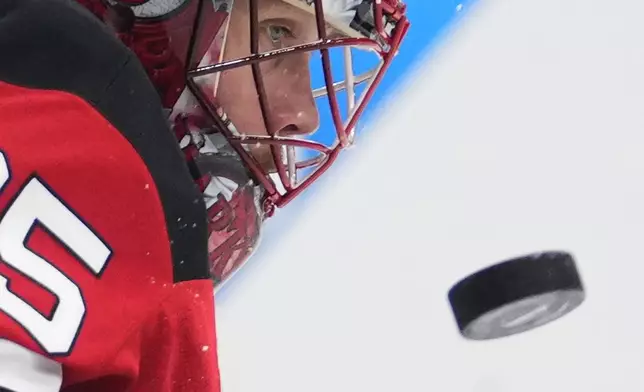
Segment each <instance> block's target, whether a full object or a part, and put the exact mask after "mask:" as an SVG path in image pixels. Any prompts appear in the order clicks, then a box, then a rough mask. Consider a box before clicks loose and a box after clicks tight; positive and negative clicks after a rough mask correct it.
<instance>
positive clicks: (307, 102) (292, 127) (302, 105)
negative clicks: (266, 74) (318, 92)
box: [269, 53, 320, 136]
mask: <svg viewBox="0 0 644 392" xmlns="http://www.w3.org/2000/svg"><path fill="white" fill-rule="evenodd" d="M270 84H271V85H272V87H273V88H271V89H270V90H269V97H270V103H269V106H270V108H271V110H270V114H269V116H270V117H271V118H270V121H269V124H270V125H271V128H272V130H273V131H274V132H272V133H274V134H277V135H279V136H305V135H310V134H312V133H314V132H315V131H316V130H317V129H318V127H319V126H320V117H319V114H318V109H317V107H316V105H315V99H314V98H313V92H312V89H311V72H310V69H309V56H308V55H307V54H306V53H304V54H291V55H289V56H287V57H285V59H284V60H283V61H282V62H281V67H279V68H278V69H275V70H274V72H273V75H272V77H271V83H270Z"/></svg>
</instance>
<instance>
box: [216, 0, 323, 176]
mask: <svg viewBox="0 0 644 392" xmlns="http://www.w3.org/2000/svg"><path fill="white" fill-rule="evenodd" d="M251 18H252V16H251V12H250V9H249V4H248V0H236V1H235V2H234V8H233V11H232V13H231V19H230V25H229V28H228V36H227V39H226V47H225V49H224V60H233V59H238V58H243V57H246V56H248V55H250V54H251V35H250V21H251ZM258 22H259V24H258V25H259V42H258V46H259V47H258V51H259V52H265V51H271V50H275V49H280V48H285V47H289V46H294V45H297V44H301V43H307V42H313V41H315V40H317V39H318V35H317V29H316V24H315V18H314V17H313V16H312V15H311V14H309V13H307V12H305V11H302V10H300V9H298V8H296V7H294V6H292V5H290V4H287V3H285V2H283V1H281V0H259V1H258ZM310 55H311V54H310V53H293V54H290V55H288V56H282V57H279V58H277V59H275V60H269V61H265V62H262V63H261V66H260V69H261V78H262V79H263V85H264V89H265V92H266V97H267V100H266V101H267V104H268V108H266V109H267V110H266V117H264V116H262V110H261V107H260V101H259V99H258V91H257V88H256V83H255V79H254V78H253V73H252V69H251V67H250V66H245V67H239V68H234V69H232V70H229V71H224V72H223V73H222V74H221V79H220V84H219V88H218V92H217V99H218V101H219V102H218V103H219V105H220V106H221V107H222V108H223V109H224V111H225V112H226V113H227V114H228V116H229V117H230V119H231V120H232V122H233V123H234V124H235V126H236V127H237V129H238V130H239V131H240V132H242V133H245V134H248V135H253V136H262V135H268V134H270V133H272V134H275V135H278V136H290V137H293V136H295V137H298V136H303V135H308V134H311V133H313V132H314V131H315V130H316V129H317V128H318V126H319V117H318V111H317V108H316V105H315V100H314V99H313V95H312V91H311V81H310V70H309V58H310ZM251 152H252V154H253V155H254V156H255V158H256V159H257V160H258V161H259V163H260V164H261V165H262V166H263V167H264V168H265V169H268V170H273V169H274V167H275V164H274V161H273V155H272V153H271V150H270V147H269V146H267V145H262V146H253V147H251Z"/></svg>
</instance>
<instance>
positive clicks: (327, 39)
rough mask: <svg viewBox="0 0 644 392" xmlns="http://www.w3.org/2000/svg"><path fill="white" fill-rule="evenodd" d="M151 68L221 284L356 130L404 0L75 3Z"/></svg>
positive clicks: (397, 36) (402, 29)
mask: <svg viewBox="0 0 644 392" xmlns="http://www.w3.org/2000/svg"><path fill="white" fill-rule="evenodd" d="M77 1H78V2H80V3H82V4H84V5H85V6H86V7H87V8H89V9H90V10H91V11H92V12H93V13H94V14H95V15H97V16H98V17H99V18H101V19H102V20H103V21H104V22H105V23H106V24H108V25H110V26H111V27H112V28H113V29H114V30H115V32H116V33H117V34H118V35H119V37H120V38H121V40H122V41H123V42H124V43H125V44H126V45H128V46H129V47H130V49H132V50H133V51H134V52H135V53H136V55H137V56H138V58H139V59H140V60H141V62H142V64H143V66H144V67H145V69H146V71H147V73H148V75H149V77H150V79H151V80H152V82H153V83H154V85H155V87H156V88H157V90H158V92H159V95H160V96H161V99H162V102H163V105H164V106H165V108H166V109H167V112H168V117H169V121H170V123H171V125H172V127H173V130H174V132H175V133H176V135H177V138H178V140H179V143H180V146H181V148H182V149H183V151H184V152H185V155H186V158H187V161H188V165H189V168H190V170H191V173H192V175H193V177H194V178H195V181H196V182H197V184H198V185H199V186H200V188H201V190H202V192H203V193H204V197H205V200H206V206H207V208H208V217H209V219H210V225H209V228H210V241H209V253H210V262H211V272H212V276H213V279H214V281H215V283H216V284H217V283H219V282H221V281H222V280H224V279H226V278H227V277H229V276H230V275H231V274H232V273H233V272H234V271H236V270H237V269H238V267H239V265H240V264H241V263H242V262H243V261H245V260H246V259H247V258H248V257H249V256H250V254H251V253H252V250H253V249H254V248H255V247H256V245H257V241H258V238H259V232H260V226H261V223H262V221H263V220H264V219H266V218H267V217H269V216H271V215H272V214H273V212H274V210H275V208H277V207H282V206H284V205H285V204H287V203H288V202H289V201H291V200H292V199H293V198H294V197H296V196H297V195H298V194H300V193H301V192H302V191H303V190H304V189H305V188H307V187H308V186H310V185H311V183H312V182H314V181H315V180H316V179H317V178H318V177H319V176H320V175H321V174H322V173H323V172H324V171H326V170H327V169H328V168H329V166H330V165H331V164H332V163H333V162H334V161H335V160H336V158H337V156H338V154H339V153H340V151H341V150H343V149H344V148H346V147H348V146H350V145H351V144H352V143H353V140H354V137H355V135H356V133H359V122H358V120H359V117H360V115H361V113H362V112H363V110H364V109H365V106H366V104H367V103H368V101H369V99H370V97H371V96H372V94H373V92H374V89H375V88H376V86H377V84H378V82H379V81H380V79H381V78H382V76H383V74H384V72H385V71H386V69H387V68H388V66H389V64H390V62H391V61H392V60H393V57H394V55H395V54H396V52H397V50H398V47H399V45H400V43H401V41H402V39H403V37H404V35H405V33H406V31H407V29H408V27H409V23H408V21H407V19H406V17H405V6H404V5H403V4H402V3H401V2H400V1H399V0H77Z"/></svg>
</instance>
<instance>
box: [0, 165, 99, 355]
mask: <svg viewBox="0 0 644 392" xmlns="http://www.w3.org/2000/svg"><path fill="white" fill-rule="evenodd" d="M8 181H10V171H9V166H8V164H7V160H6V157H5V155H4V154H3V153H2V152H0V189H4V187H5V185H6V184H7V182H8ZM37 223H38V224H41V225H42V226H44V227H45V228H47V230H48V231H49V233H50V234H51V235H52V236H54V237H55V238H56V239H57V240H58V241H60V242H61V243H63V244H64V245H65V246H66V247H67V248H68V249H70V250H71V251H72V252H73V253H74V254H75V256H76V257H77V258H78V259H79V260H80V261H81V262H82V263H84V264H85V265H86V267H87V268H89V269H90V270H91V271H92V272H93V273H94V274H95V275H98V274H100V272H101V271H102V270H103V268H104V267H105V264H106V263H107V261H108V259H109V257H110V254H111V251H110V249H109V248H108V247H107V246H106V245H105V244H104V243H103V242H102V241H101V240H100V239H99V238H98V237H97V236H96V234H94V233H93V232H92V230H91V229H90V228H88V227H87V226H86V225H85V224H84V223H83V222H82V221H81V220H80V219H79V218H78V217H77V216H76V215H74V213H73V212H72V211H70V210H69V209H68V208H67V206H65V204H63V202H61V201H60V200H59V199H58V198H57V197H56V196H55V195H54V194H52V193H51V192H50V191H49V190H48V189H47V188H46V187H45V186H44V185H43V183H42V182H40V181H39V180H38V179H37V178H32V179H31V180H29V182H28V183H27V185H26V186H24V187H23V188H22V190H21V191H20V193H19V194H18V196H17V197H16V199H15V200H14V201H13V203H11V205H10V206H9V207H8V208H7V209H6V211H4V214H3V216H2V220H0V260H1V261H2V262H4V263H6V264H8V265H9V266H11V267H12V268H13V269H15V270H17V271H19V272H20V273H22V274H24V275H25V276H27V277H28V278H30V279H32V280H33V281H34V282H36V283H38V284H39V285H41V286H43V287H44V288H46V289H47V290H49V291H50V292H51V293H52V294H53V295H55V296H56V298H57V300H58V302H57V306H56V307H55V311H54V312H53V314H52V315H51V317H50V318H47V317H45V316H44V315H42V314H41V313H40V312H38V311H37V310H36V309H35V308H34V307H32V306H31V305H29V304H28V303H27V302H25V301H24V300H23V299H22V298H20V297H18V296H17V295H15V294H14V293H12V292H11V291H10V289H9V283H10V282H9V281H8V280H7V278H6V277H4V276H2V275H0V311H2V312H4V313H6V314H7V315H8V316H10V317H11V318H12V319H14V320H15V321H16V322H17V323H19V324H20V325H21V326H22V327H23V328H24V329H25V330H26V331H28V332H29V333H30V334H31V336H32V337H33V338H34V340H36V342H38V343H39V344H40V345H41V346H42V348H43V349H44V350H45V351H46V352H47V353H49V354H54V355H55V354H66V353H68V352H69V351H70V350H71V348H72V346H73V344H74V341H75V339H76V336H77V335H78V333H79V331H80V328H81V326H82V323H83V319H84V317H85V311H86V309H85V303H84V299H83V293H82V292H81V290H80V288H79V287H78V285H76V283H74V282H73V281H72V280H71V279H70V278H69V277H67V276H65V274H64V273H63V272H61V271H60V270H58V269H57V268H56V267H55V266H54V265H52V264H51V263H50V262H49V261H47V260H45V259H43V258H42V257H40V256H39V255H37V254H36V253H34V252H32V251H31V250H29V249H28V248H27V247H26V243H27V240H28V239H29V235H30V233H31V231H32V229H33V228H34V226H35V225H36V224H37Z"/></svg>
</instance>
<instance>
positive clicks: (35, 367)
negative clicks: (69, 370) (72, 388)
mask: <svg viewBox="0 0 644 392" xmlns="http://www.w3.org/2000/svg"><path fill="white" fill-rule="evenodd" d="M62 380H63V371H62V368H61V365H60V363H58V362H56V361H53V360H51V359H49V358H46V357H44V356H42V355H40V354H36V353H34V352H33V351H30V350H27V349H26V348H24V347H22V346H20V345H18V344H16V343H13V342H11V341H9V340H4V339H0V387H1V388H6V389H9V390H10V391H14V392H59V391H60V386H61V384H62Z"/></svg>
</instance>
